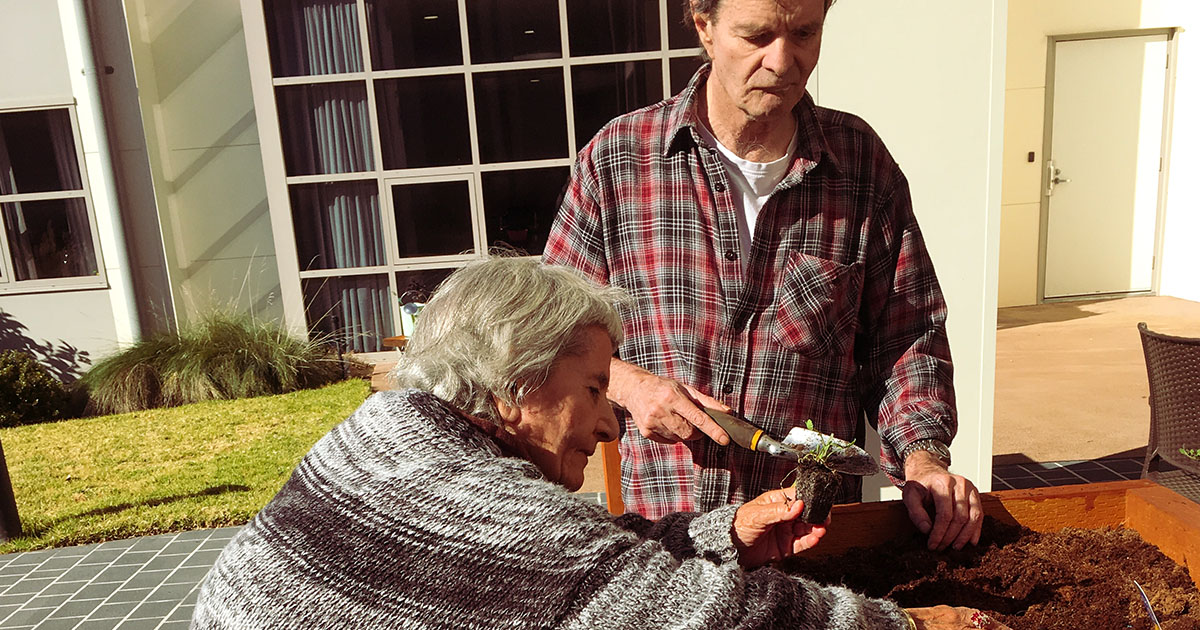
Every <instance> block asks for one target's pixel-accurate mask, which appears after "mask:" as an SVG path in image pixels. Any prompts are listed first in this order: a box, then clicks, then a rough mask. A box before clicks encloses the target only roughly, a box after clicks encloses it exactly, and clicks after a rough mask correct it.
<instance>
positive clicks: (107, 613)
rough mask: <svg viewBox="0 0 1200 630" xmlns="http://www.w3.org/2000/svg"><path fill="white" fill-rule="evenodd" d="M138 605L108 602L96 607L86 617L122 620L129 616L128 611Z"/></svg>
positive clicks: (134, 603)
mask: <svg viewBox="0 0 1200 630" xmlns="http://www.w3.org/2000/svg"><path fill="white" fill-rule="evenodd" d="M138 603H139V602H113V601H109V602H106V603H105V604H103V605H101V606H98V607H96V609H95V610H94V611H92V614H90V615H88V619H114V618H116V619H124V618H125V617H126V616H127V615H129V611H131V610H133V609H134V608H136V607H137V606H138Z"/></svg>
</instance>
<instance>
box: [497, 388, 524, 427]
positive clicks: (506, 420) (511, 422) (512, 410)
mask: <svg viewBox="0 0 1200 630" xmlns="http://www.w3.org/2000/svg"><path fill="white" fill-rule="evenodd" d="M492 402H493V403H495V405H496V411H497V412H499V413H500V422H501V423H502V424H503V425H504V426H505V427H512V426H516V424H517V423H518V422H520V421H521V408H520V407H518V406H516V405H510V404H509V403H507V402H504V401H503V400H501V399H500V397H499V396H497V395H495V394H492Z"/></svg>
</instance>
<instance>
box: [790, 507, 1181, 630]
mask: <svg viewBox="0 0 1200 630" xmlns="http://www.w3.org/2000/svg"><path fill="white" fill-rule="evenodd" d="M925 542H926V541H925V536H922V535H915V536H913V537H911V538H909V539H906V540H902V541H897V542H896V543H891V544H888V545H887V546H885V547H878V548H870V549H862V548H860V549H853V550H851V551H849V552H847V553H845V554H843V555H841V556H833V557H825V558H811V557H809V558H806V557H804V556H798V557H795V558H791V559H789V560H788V561H787V562H786V563H785V564H784V569H785V570H786V571H787V572H788V573H791V574H793V575H798V576H803V577H807V578H810V579H813V580H816V581H818V582H822V583H825V584H841V585H845V586H847V587H849V588H851V589H853V590H855V591H858V592H860V593H865V594H867V595H869V596H872V597H887V598H889V599H892V600H894V601H896V602H897V603H899V604H900V605H901V606H904V607H918V606H934V605H937V604H948V605H952V606H968V607H971V608H978V609H981V610H984V611H987V612H988V613H990V614H993V616H995V617H997V618H998V619H1000V620H1002V621H1003V622H1004V623H1005V624H1007V625H1008V626H1010V627H1011V628H1013V630H1043V629H1047V630H1110V629H1111V630H1127V629H1132V630H1152V625H1151V623H1150V621H1149V617H1148V616H1147V614H1146V611H1145V609H1144V608H1143V606H1142V602H1141V598H1140V597H1139V595H1138V592H1137V587H1136V586H1134V584H1133V580H1137V581H1138V583H1139V584H1141V585H1142V588H1144V589H1145V590H1146V594H1147V596H1148V597H1149V598H1150V603H1151V605H1152V606H1153V607H1154V612H1155V614H1157V615H1158V619H1159V621H1160V622H1161V623H1162V629H1163V630H1200V591H1198V590H1197V588H1196V586H1195V585H1194V584H1193V583H1192V581H1191V578H1190V577H1189V576H1188V573H1187V571H1186V570H1185V569H1183V568H1182V567H1180V566H1179V565H1177V564H1175V562H1174V561H1172V560H1171V559H1170V558H1168V557H1166V556H1164V555H1163V554H1162V552H1160V551H1159V550H1158V549H1157V548H1156V547H1154V546H1153V545H1150V544H1149V543H1146V542H1145V541H1143V540H1142V539H1141V537H1140V536H1139V535H1138V534H1137V532H1135V531H1133V530H1126V529H1111V528H1109V529H1074V528H1067V529H1064V530H1062V531H1060V532H1056V533H1050V534H1046V533H1038V532H1034V531H1032V530H1029V529H1027V528H1024V527H1021V526H1019V525H1009V524H1005V523H1001V522H999V521H997V520H995V519H993V518H991V517H987V518H985V520H984V525H983V533H982V535H981V536H980V540H979V545H978V546H974V547H972V546H968V547H966V548H964V549H962V550H961V551H954V550H946V551H929V550H928V549H926V548H925Z"/></svg>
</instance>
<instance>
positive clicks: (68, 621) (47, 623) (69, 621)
mask: <svg viewBox="0 0 1200 630" xmlns="http://www.w3.org/2000/svg"><path fill="white" fill-rule="evenodd" d="M82 620H83V617H67V618H64V619H56V618H54V617H50V618H48V619H43V620H42V623H39V624H38V625H37V630H74V628H76V627H77V626H78V625H79V622H80V621H82Z"/></svg>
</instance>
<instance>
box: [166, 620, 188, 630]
mask: <svg viewBox="0 0 1200 630" xmlns="http://www.w3.org/2000/svg"><path fill="white" fill-rule="evenodd" d="M190 625H191V620H190V619H189V620H187V621H168V622H164V623H163V624H162V625H161V626H159V627H158V630H188V627H189V626H190Z"/></svg>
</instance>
